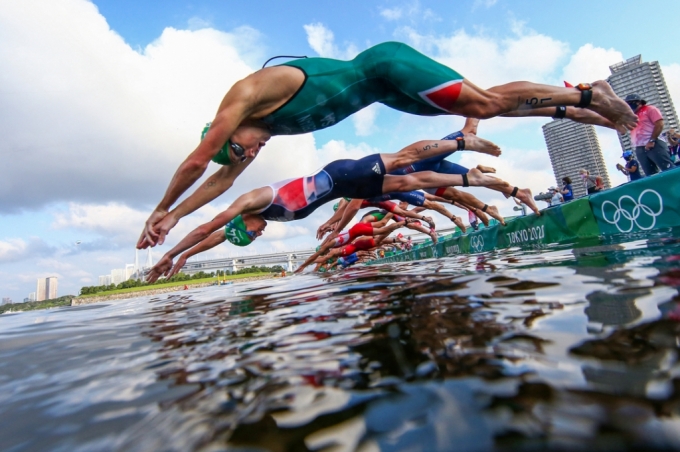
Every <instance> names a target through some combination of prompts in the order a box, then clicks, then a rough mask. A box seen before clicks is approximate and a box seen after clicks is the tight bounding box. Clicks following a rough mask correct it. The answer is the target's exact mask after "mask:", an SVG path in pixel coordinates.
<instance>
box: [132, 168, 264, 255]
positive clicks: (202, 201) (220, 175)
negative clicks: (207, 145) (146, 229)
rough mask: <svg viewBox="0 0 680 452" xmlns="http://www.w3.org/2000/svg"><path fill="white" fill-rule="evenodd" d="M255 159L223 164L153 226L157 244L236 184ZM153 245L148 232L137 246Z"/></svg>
mask: <svg viewBox="0 0 680 452" xmlns="http://www.w3.org/2000/svg"><path fill="white" fill-rule="evenodd" d="M252 161H253V159H247V160H246V161H245V162H243V163H242V164H240V165H230V166H223V167H221V168H220V169H219V170H217V171H216V172H215V174H213V175H212V176H211V177H210V178H208V180H206V181H205V182H204V183H203V184H202V185H201V186H200V187H198V188H197V189H196V191H194V193H192V194H191V196H189V197H188V198H187V199H185V200H184V201H182V202H181V203H180V204H179V205H178V206H177V207H175V208H174V209H173V210H172V212H170V213H169V214H167V215H165V217H164V218H163V219H162V220H160V221H159V222H158V223H156V224H155V225H153V226H152V228H153V232H154V233H155V234H157V237H158V241H157V243H156V244H157V245H162V244H163V243H164V242H165V237H166V236H167V235H168V232H170V229H172V228H173V227H175V225H176V224H177V222H178V221H179V220H180V219H181V218H182V217H185V216H187V215H189V214H190V213H192V212H194V211H195V210H196V209H198V208H200V207H202V206H204V205H206V204H208V203H209V202H210V201H212V200H213V199H215V198H217V197H218V196H220V195H221V194H222V193H224V192H226V191H227V190H229V189H230V188H231V186H232V185H233V184H234V180H235V179H236V178H237V177H238V176H239V175H240V174H241V173H242V172H243V170H245V169H246V168H247V167H248V166H249V165H250V164H251V163H252ZM149 246H153V244H152V243H150V242H149V241H148V240H147V238H146V234H144V233H142V236H141V237H140V238H139V241H138V242H137V248H139V249H144V248H148V247H149Z"/></svg>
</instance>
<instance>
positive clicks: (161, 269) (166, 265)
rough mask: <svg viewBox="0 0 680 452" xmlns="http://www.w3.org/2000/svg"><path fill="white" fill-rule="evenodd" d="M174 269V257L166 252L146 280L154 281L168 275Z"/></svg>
mask: <svg viewBox="0 0 680 452" xmlns="http://www.w3.org/2000/svg"><path fill="white" fill-rule="evenodd" d="M170 270H172V259H170V257H168V255H167V254H166V255H165V256H163V257H162V258H161V260H159V261H158V262H157V263H156V265H154V266H153V268H152V269H151V271H149V274H148V275H146V282H148V283H154V282H156V281H157V280H158V278H160V277H161V276H163V275H167V274H169V273H170Z"/></svg>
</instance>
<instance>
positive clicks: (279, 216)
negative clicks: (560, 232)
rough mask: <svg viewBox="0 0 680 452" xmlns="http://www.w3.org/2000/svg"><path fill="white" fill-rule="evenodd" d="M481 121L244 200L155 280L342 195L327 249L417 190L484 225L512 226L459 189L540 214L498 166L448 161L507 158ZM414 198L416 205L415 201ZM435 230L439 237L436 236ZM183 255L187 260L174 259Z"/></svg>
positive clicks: (196, 234) (187, 241)
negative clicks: (473, 154) (369, 210)
mask: <svg viewBox="0 0 680 452" xmlns="http://www.w3.org/2000/svg"><path fill="white" fill-rule="evenodd" d="M477 124H478V120H474V119H469V120H467V121H466V125H465V128H464V129H462V130H461V131H459V132H456V133H453V134H450V135H447V136H446V137H444V138H443V139H441V140H421V141H418V142H416V143H412V144H411V145H408V146H406V147H404V148H403V149H401V150H400V151H399V152H397V153H392V154H372V155H369V156H366V157H364V158H362V159H358V160H350V159H343V160H336V161H333V162H331V163H329V164H328V165H326V166H324V167H323V168H321V169H320V170H319V171H317V172H316V173H315V174H313V175H310V176H303V177H299V178H296V179H292V180H286V181H282V182H278V183H275V184H272V185H269V186H266V187H261V188H258V189H255V190H252V191H251V192H248V193H246V194H244V195H241V196H239V197H238V198H237V199H236V200H235V201H234V202H233V203H232V204H231V205H230V206H229V208H228V209H226V210H225V211H223V212H221V213H220V214H218V215H217V216H216V217H215V218H214V219H213V220H211V221H210V222H208V223H205V224H203V225H201V226H199V227H198V228H196V229H194V230H193V231H191V232H190V233H189V234H188V235H187V236H186V237H185V238H184V239H182V240H181V241H180V242H179V243H178V244H177V245H176V246H175V247H173V248H172V249H171V250H170V251H168V252H167V253H166V254H165V255H164V256H163V257H162V258H161V260H159V262H158V263H157V264H156V265H155V266H154V267H153V268H152V270H151V271H150V273H149V274H148V276H147V280H148V281H155V280H157V279H158V278H159V277H160V276H163V275H165V276H172V275H173V274H176V273H178V272H179V271H180V270H181V268H182V267H183V266H184V265H185V264H186V261H187V259H188V258H189V257H191V256H193V255H196V254H198V253H201V252H203V251H206V250H208V249H211V248H213V247H215V246H217V245H219V244H221V243H224V242H225V241H229V242H230V243H232V244H233V245H236V246H248V245H250V244H251V243H252V242H253V241H254V240H255V239H256V238H257V237H259V236H261V235H262V233H263V232H264V229H265V227H266V226H267V221H277V222H288V221H295V220H301V219H304V218H306V217H307V216H309V215H310V214H311V213H312V212H314V211H315V210H316V209H318V208H319V207H321V206H322V205H324V204H326V203H328V202H331V201H334V200H337V199H340V198H347V199H349V201H346V205H344V206H343V208H342V209H340V208H338V210H337V211H336V212H335V214H334V215H333V217H332V218H331V219H330V220H329V221H328V222H326V223H325V224H324V225H322V226H321V227H320V228H319V231H318V235H319V236H320V237H322V236H323V235H324V234H325V233H326V232H330V234H329V235H328V236H327V237H326V239H325V242H324V244H326V243H327V242H333V241H335V239H336V238H337V237H338V236H339V235H340V234H341V233H342V231H343V230H344V229H345V227H346V226H347V225H348V224H349V223H350V221H351V220H352V219H353V218H354V217H355V215H356V214H357V212H358V211H359V209H360V208H361V207H362V205H366V203H380V202H384V201H385V200H389V199H398V198H402V197H407V198H408V197H409V196H412V197H413V196H416V197H418V196H419V195H415V194H411V195H409V194H408V193H411V192H416V191H417V190H425V191H426V192H427V193H426V194H427V195H429V196H430V199H427V198H426V195H425V194H423V195H422V196H421V197H420V199H421V201H418V202H417V203H416V204H419V206H420V207H423V208H425V204H426V202H427V205H428V207H429V208H432V209H433V210H435V211H440V212H442V213H444V211H445V209H444V208H443V206H441V205H438V204H436V201H437V200H439V201H454V202H456V203H458V204H459V205H460V206H464V207H466V208H467V209H473V210H474V212H475V213H479V214H480V215H479V216H480V219H482V221H483V220H484V217H485V216H487V215H488V216H491V217H493V218H496V219H497V220H498V221H499V222H500V223H501V224H504V221H503V218H502V217H501V216H500V214H499V212H498V209H497V208H496V207H494V206H489V205H487V204H485V203H483V202H481V201H480V200H478V199H477V198H475V197H474V196H472V195H470V194H469V193H465V192H463V191H461V190H458V189H455V188H453V187H454V186H455V187H469V186H479V187H486V188H489V189H491V190H495V191H498V192H501V193H502V194H503V195H504V196H505V197H506V198H509V197H515V198H518V199H519V200H520V201H522V202H524V203H525V204H527V205H528V206H529V207H530V208H531V209H532V210H534V212H536V214H537V215H540V213H539V212H538V208H537V207H536V204H535V203H534V200H533V197H532V194H531V191H530V190H529V189H527V188H524V189H520V188H519V187H517V186H513V185H511V184H509V183H507V182H505V181H503V180H501V179H499V178H497V177H495V176H492V175H491V174H489V173H493V172H495V170H494V169H493V168H488V167H484V166H478V167H475V168H472V169H468V168H465V167H463V166H460V165H457V164H455V163H452V162H449V161H448V160H445V158H446V157H448V156H450V155H451V154H453V153H454V152H457V151H462V150H473V151H477V152H481V153H483V154H488V155H493V156H499V155H500V154H501V150H500V148H499V147H498V146H497V145H495V144H494V143H492V142H490V141H488V140H485V139H483V138H480V137H478V136H477V135H476V128H477ZM309 181H313V185H314V187H315V188H314V196H313V197H312V198H310V197H309V196H308V191H307V190H306V187H308V184H309ZM408 199H409V201H408V202H411V199H413V198H408ZM201 202H202V198H201V197H200V195H197V196H194V195H192V196H189V197H188V198H186V199H185V200H184V201H182V203H180V204H179V205H178V206H177V207H176V208H175V209H173V210H172V211H170V212H169V213H168V214H167V215H166V219H165V220H164V221H167V222H168V224H169V225H171V226H174V224H176V223H177V222H178V221H179V220H180V218H182V217H183V216H185V215H187V214H189V213H191V212H193V211H194V210H196V209H197V208H198V207H199V206H200V205H201ZM413 215H416V218H417V219H419V220H420V221H423V222H425V223H428V225H429V229H434V223H433V222H432V219H431V218H430V217H424V216H422V215H418V212H412V211H410V212H406V211H404V212H403V216H404V217H409V218H413ZM445 216H447V217H448V218H449V219H451V220H452V221H453V222H454V223H456V222H457V218H455V217H454V216H453V215H452V214H450V213H449V214H448V215H446V214H445ZM458 221H459V220H458ZM460 225H462V223H459V226H460ZM429 233H430V235H431V236H432V237H433V239H434V238H435V236H434V231H430V232H429ZM178 256H179V259H178V260H177V261H176V262H174V259H175V258H176V257H178Z"/></svg>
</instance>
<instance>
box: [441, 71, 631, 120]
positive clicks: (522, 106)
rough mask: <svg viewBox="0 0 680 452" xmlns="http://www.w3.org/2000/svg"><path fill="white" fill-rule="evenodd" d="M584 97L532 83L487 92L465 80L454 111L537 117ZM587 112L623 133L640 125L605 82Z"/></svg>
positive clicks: (480, 115)
mask: <svg viewBox="0 0 680 452" xmlns="http://www.w3.org/2000/svg"><path fill="white" fill-rule="evenodd" d="M582 93H583V92H582V91H581V90H579V89H578V88H562V87H557V86H550V85H540V84H536V83H531V82H512V83H507V84H505V85H500V86H495V87H493V88H489V89H488V90H483V89H481V88H479V87H477V86H475V85H474V84H473V83H471V82H470V81H469V80H464V81H463V86H462V88H461V91H460V94H459V96H458V100H457V101H456V103H455V104H454V105H453V106H452V107H451V110H450V111H451V113H453V114H459V115H462V116H466V117H472V118H480V119H486V118H493V117H494V116H500V115H504V114H507V113H512V112H516V111H522V114H521V116H534V115H533V110H534V109H536V108H543V107H557V106H560V105H566V106H576V105H578V104H579V103H580V102H581V96H582ZM587 108H588V109H589V110H591V111H594V112H595V113H597V114H599V115H600V116H603V117H604V118H606V119H608V120H609V121H611V122H612V123H613V124H614V125H615V126H616V128H617V130H619V131H620V132H624V131H626V130H632V129H634V128H635V126H636V125H637V116H636V115H635V113H633V111H632V110H631V109H630V107H629V106H628V104H626V103H625V102H624V101H623V100H622V99H620V98H619V97H618V96H617V95H616V94H615V93H614V90H612V88H611V86H609V83H607V82H605V81H603V80H600V81H597V82H595V83H593V84H592V101H591V102H590V104H589V105H588V106H587ZM525 113H526V114H525ZM538 116H545V113H544V112H540V111H539V112H538Z"/></svg>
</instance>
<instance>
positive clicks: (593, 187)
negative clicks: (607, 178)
mask: <svg viewBox="0 0 680 452" xmlns="http://www.w3.org/2000/svg"><path fill="white" fill-rule="evenodd" d="M578 173H579V174H580V175H581V179H582V180H583V183H584V184H586V191H587V192H588V194H589V195H592V194H593V193H597V192H599V191H601V190H602V189H603V188H604V185H603V184H602V178H601V177H600V176H591V175H590V171H588V170H587V169H580V170H578Z"/></svg>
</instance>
